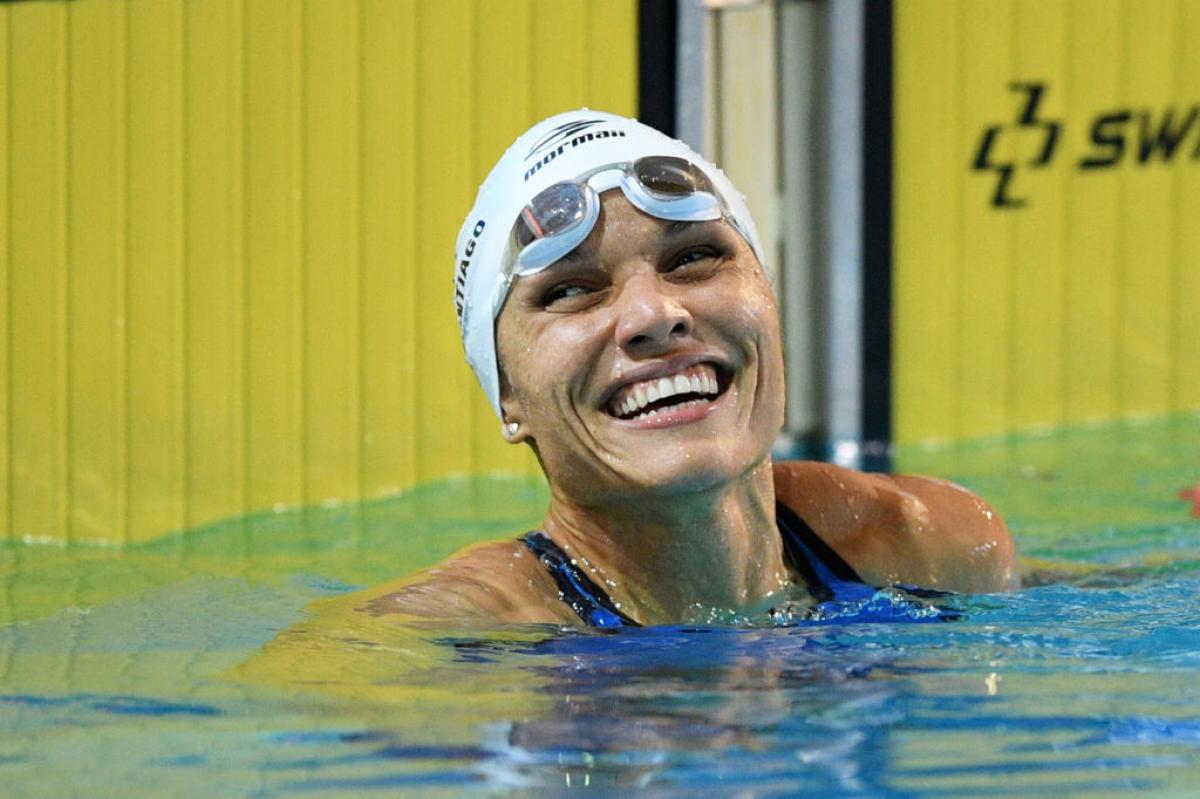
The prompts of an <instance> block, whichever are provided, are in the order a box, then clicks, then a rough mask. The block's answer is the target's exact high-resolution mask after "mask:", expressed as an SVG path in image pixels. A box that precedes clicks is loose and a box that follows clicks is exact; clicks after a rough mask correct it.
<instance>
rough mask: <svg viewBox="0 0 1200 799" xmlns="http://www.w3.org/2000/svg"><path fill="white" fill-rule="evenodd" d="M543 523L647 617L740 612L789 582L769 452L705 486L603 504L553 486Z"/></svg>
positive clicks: (663, 619) (615, 594) (623, 603)
mask: <svg viewBox="0 0 1200 799" xmlns="http://www.w3.org/2000/svg"><path fill="white" fill-rule="evenodd" d="M545 530H546V533H547V534H548V535H549V536H550V537H551V538H552V539H554V541H555V542H556V543H557V544H558V545H559V546H561V547H563V549H564V550H566V551H567V553H568V554H569V555H570V556H571V557H572V558H575V559H577V560H578V561H579V564H578V565H579V566H580V568H582V569H583V570H584V571H585V572H587V573H589V574H590V575H591V576H592V578H593V579H594V580H595V581H596V582H597V583H598V584H600V585H602V586H604V588H605V590H606V591H607V592H608V594H609V596H610V597H612V599H613V600H614V601H615V602H617V603H619V605H620V608H621V610H622V612H624V613H626V614H627V615H628V616H630V617H631V618H633V619H635V620H636V621H638V622H640V623H642V624H664V623H673V622H687V621H698V620H702V619H704V618H708V617H711V616H712V615H713V614H719V613H723V612H726V611H735V612H737V611H741V610H744V609H747V608H750V607H753V606H754V605H757V604H759V603H760V602H762V601H763V600H764V599H766V598H767V597H770V596H771V595H772V594H775V593H777V592H779V591H780V590H782V589H783V588H784V586H786V584H787V582H788V572H787V568H786V566H785V564H784V560H783V546H782V543H781V541H780V538H779V533H778V531H777V530H776V527H775V484H774V479H773V477H772V473H771V464H770V461H769V460H768V461H766V462H764V463H762V464H760V465H758V466H756V467H755V468H754V469H752V470H751V471H750V472H748V473H746V474H745V475H742V476H741V477H739V478H738V479H736V480H734V481H733V482H731V483H728V484H723V485H720V486H717V487H714V488H712V489H710V490H707V491H701V492H690V493H683V494H677V495H671V496H667V497H663V496H661V495H655V496H648V497H644V498H640V497H632V498H622V501H621V502H619V503H618V502H608V503H603V504H602V505H582V504H579V503H576V502H572V501H570V499H569V498H567V497H562V496H559V495H558V492H555V495H554V497H553V498H552V500H551V503H550V510H549V513H548V514H547V516H546V520H545Z"/></svg>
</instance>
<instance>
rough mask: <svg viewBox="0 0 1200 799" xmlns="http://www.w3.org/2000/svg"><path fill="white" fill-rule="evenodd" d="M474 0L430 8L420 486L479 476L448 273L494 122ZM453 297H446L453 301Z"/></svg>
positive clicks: (421, 184)
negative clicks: (480, 90)
mask: <svg viewBox="0 0 1200 799" xmlns="http://www.w3.org/2000/svg"><path fill="white" fill-rule="evenodd" d="M474 10H475V9H474V5H473V3H471V2H469V0H453V1H452V2H443V0H422V2H421V6H420V11H419V12H418V13H419V19H418V24H419V26H420V32H421V36H420V52H419V54H418V57H417V76H418V78H417V80H418V86H419V87H420V89H419V92H418V97H417V125H418V132H417V169H416V172H417V196H418V197H420V198H421V214H420V218H421V220H422V224H423V226H424V229H423V230H422V231H421V233H422V235H421V236H420V239H419V241H420V243H419V245H418V250H417V264H419V265H420V266H419V268H418V274H417V295H418V297H419V298H420V299H421V302H420V303H419V304H418V306H417V309H416V310H417V324H418V328H417V374H418V375H419V378H418V393H417V414H418V419H419V420H420V421H419V426H418V433H417V450H418V455H417V457H418V464H419V466H418V472H417V474H418V479H419V480H430V479H435V478H437V477H440V476H442V475H444V474H446V473H448V472H452V471H454V470H455V469H458V470H461V471H466V470H467V469H468V468H469V458H470V451H471V432H472V431H471V405H472V401H473V400H472V396H471V392H473V391H477V390H478V389H476V388H475V386H473V385H472V380H471V377H470V375H469V374H468V373H467V372H466V371H464V369H463V368H462V362H463V357H462V346H461V345H460V344H459V340H458V333H457V331H458V324H457V321H456V320H455V316H454V310H453V308H452V307H451V305H450V303H449V301H448V300H449V297H450V287H449V284H448V283H447V282H446V272H444V271H443V270H442V265H443V264H445V263H447V260H448V259H452V258H453V252H454V241H455V237H456V236H457V235H458V226H459V225H460V224H461V222H462V218H463V217H464V216H465V211H466V210H469V209H470V205H471V201H472V200H473V199H474V196H475V194H474V190H475V186H476V183H475V180H474V170H473V169H472V164H471V157H470V152H471V151H470V137H469V132H470V131H471V129H472V128H473V127H474V126H475V125H479V124H485V120H484V119H483V118H481V117H478V116H476V114H475V113H474V108H473V103H472V98H473V96H474V87H473V85H472V74H473V70H474V54H473V53H472V52H471V48H470V41H471V39H470V37H469V36H464V35H463V32H464V31H471V30H473V29H474V26H476V25H479V24H481V20H480V19H479V18H477V17H476V16H475V13H474ZM443 298H445V299H443Z"/></svg>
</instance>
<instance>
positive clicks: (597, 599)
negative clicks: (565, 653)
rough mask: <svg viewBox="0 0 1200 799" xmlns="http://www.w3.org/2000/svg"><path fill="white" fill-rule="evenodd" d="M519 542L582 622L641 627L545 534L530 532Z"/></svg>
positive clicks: (605, 625) (536, 531) (607, 625)
mask: <svg viewBox="0 0 1200 799" xmlns="http://www.w3.org/2000/svg"><path fill="white" fill-rule="evenodd" d="M521 541H522V542H523V543H524V544H525V546H526V547H528V549H529V551H530V552H532V553H533V554H535V555H537V557H538V560H540V561H541V562H542V565H544V566H545V567H546V569H547V570H548V571H549V572H550V576H551V577H553V578H554V583H555V585H557V586H558V591H559V594H560V595H561V596H562V600H563V602H566V603H567V604H568V605H570V606H571V609H572V610H574V611H575V613H576V614H578V615H579V618H581V619H583V622H584V623H585V624H586V625H587V626H589V627H640V626H641V625H639V624H638V623H637V622H636V621H634V620H633V619H631V618H629V617H628V616H626V615H625V614H624V613H622V612H621V611H620V610H618V609H617V606H616V605H614V604H613V601H612V599H610V598H609V596H608V594H606V593H605V592H604V589H603V588H601V587H600V586H598V585H596V583H595V582H593V581H592V579H591V578H590V577H588V576H587V575H586V574H584V573H583V572H582V571H580V570H579V568H578V567H577V566H576V565H575V564H574V563H573V562H572V561H571V558H569V557H567V553H566V552H563V551H562V549H561V548H560V547H559V546H558V544H556V543H554V542H553V541H551V540H550V539H549V538H548V537H547V536H546V534H545V533H543V532H541V531H540V530H533V531H531V532H528V533H526V534H525V537H524V538H522V539H521Z"/></svg>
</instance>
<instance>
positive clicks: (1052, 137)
mask: <svg viewBox="0 0 1200 799" xmlns="http://www.w3.org/2000/svg"><path fill="white" fill-rule="evenodd" d="M1009 88H1010V89H1012V90H1013V91H1015V92H1021V93H1023V94H1024V95H1025V102H1024V103H1023V104H1022V106H1021V109H1020V111H1019V112H1018V113H1017V119H1016V121H1015V122H1014V123H1013V127H1015V128H1016V129H1017V131H1022V130H1025V131H1032V132H1035V133H1039V134H1040V138H1041V141H1040V143H1038V144H1037V147H1036V149H1035V150H1034V151H1033V152H1034V155H1033V157H1032V158H1030V159H1028V160H1027V161H1026V162H1025V163H1024V164H1023V165H1024V166H1029V167H1032V168H1033V169H1041V168H1042V167H1044V166H1046V165H1047V164H1049V163H1050V159H1051V158H1053V157H1054V148H1055V146H1056V145H1057V144H1058V135H1059V133H1060V132H1061V131H1062V123H1060V122H1058V121H1056V120H1049V119H1042V118H1041V116H1040V115H1039V113H1038V106H1039V105H1041V102H1042V97H1043V96H1044V94H1045V92H1046V85H1045V84H1044V83H1012V84H1009ZM1003 130H1004V126H1003V125H989V126H988V127H986V128H984V129H983V136H981V137H980V139H979V149H978V150H977V151H976V153H975V163H973V164H972V165H971V168H972V169H974V170H976V171H992V172H995V173H996V190H995V191H994V192H992V205H994V206H995V207H997V208H1020V207H1021V206H1023V205H1025V200H1024V199H1022V198H1018V197H1014V196H1012V194H1011V193H1010V192H1011V190H1012V182H1013V178H1014V177H1016V174H1017V166H1018V164H1020V162H1019V161H1017V160H1013V161H995V160H993V157H992V148H993V147H994V146H995V144H996V139H997V138H998V137H999V136H1000V133H1001V132H1002V131H1003ZM1023 138H1028V137H1023ZM1035 142H1036V139H1035Z"/></svg>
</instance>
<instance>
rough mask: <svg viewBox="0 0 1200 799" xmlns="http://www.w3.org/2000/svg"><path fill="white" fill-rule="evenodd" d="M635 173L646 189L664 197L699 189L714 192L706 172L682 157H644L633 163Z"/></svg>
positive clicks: (672, 196) (674, 196) (682, 194)
mask: <svg viewBox="0 0 1200 799" xmlns="http://www.w3.org/2000/svg"><path fill="white" fill-rule="evenodd" d="M633 175H634V177H635V178H637V181H638V182H639V183H641V184H642V187H643V188H644V189H646V190H647V191H649V192H651V193H652V194H657V195H659V196H660V197H662V198H664V199H676V198H678V197H684V196H686V195H689V194H695V193H696V192H698V191H704V192H708V193H710V194H712V193H713V188H712V184H711V183H710V182H709V180H708V178H707V177H706V176H705V174H704V173H703V172H701V171H700V170H699V169H697V168H696V167H695V166H694V165H693V164H692V163H691V162H689V161H685V160H684V159H682V158H669V157H665V156H664V157H659V158H642V159H640V160H639V161H637V162H636V163H635V164H634V165H633Z"/></svg>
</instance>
